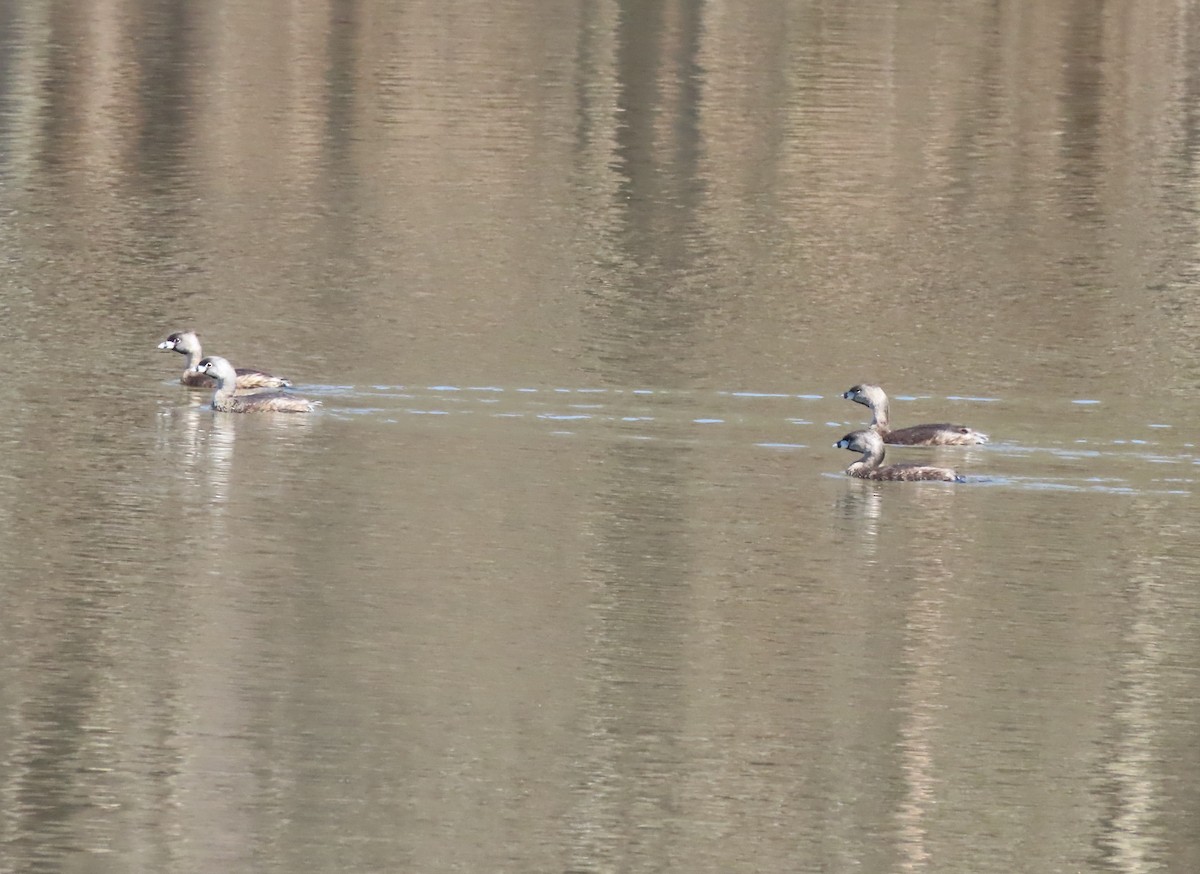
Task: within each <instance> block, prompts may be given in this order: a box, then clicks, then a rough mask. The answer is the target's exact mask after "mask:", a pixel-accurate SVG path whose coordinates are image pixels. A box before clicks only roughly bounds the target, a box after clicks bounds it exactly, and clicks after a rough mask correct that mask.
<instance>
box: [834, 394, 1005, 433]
mask: <svg viewBox="0 0 1200 874" xmlns="http://www.w3.org/2000/svg"><path fill="white" fill-rule="evenodd" d="M842 397H844V398H846V399H847V400H851V401H854V402H855V403H856V404H862V405H863V406H864V407H867V408H868V409H869V410H870V411H871V430H872V431H875V432H877V433H878V434H879V436H881V437H882V438H883V442H884V443H891V444H893V445H898V446H969V445H974V444H977V443H987V442H988V435H987V434H984V433H982V432H979V431H976V430H975V429H974V428H968V427H966V426H965V425H946V424H937V425H912V426H910V427H908V428H895V429H893V428H891V427H890V426H889V422H888V396H887V394H885V393H884V391H883V389H882V388H880V387H879V386H877V385H868V384H865V383H864V384H862V385H856V386H854V387H853V388H851V389H850V390H849V391H847V392H845V393H844V394H843V395H842Z"/></svg>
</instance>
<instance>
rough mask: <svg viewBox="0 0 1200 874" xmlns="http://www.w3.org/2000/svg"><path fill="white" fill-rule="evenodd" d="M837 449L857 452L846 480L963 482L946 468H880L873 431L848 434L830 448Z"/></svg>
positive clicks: (879, 445)
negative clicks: (852, 478) (851, 477)
mask: <svg viewBox="0 0 1200 874" xmlns="http://www.w3.org/2000/svg"><path fill="white" fill-rule="evenodd" d="M833 445H834V446H835V447H837V448H838V449H849V450H850V451H852V452H861V453H862V454H863V455H862V458H860V459H859V460H858V461H856V462H854V463H853V464H851V465H850V466H849V467H848V468H846V474H847V476H853V477H857V478H858V479H871V480H888V481H892V480H899V481H904V482H918V481H924V480H940V481H941V482H951V483H954V482H959V483H961V482H966V480H965V479H964V478H963V477H961V476H959V475H958V473H957V472H956V471H954V470H951V469H950V468H948V467H933V466H931V465H926V464H892V465H889V466H888V467H881V465H882V464H883V454H884V450H883V438H882V437H880V436H879V434H878V433H877V432H875V431H871V430H869V429H868V430H862V431H851V432H850V433H849V434H847V435H846V436H845V437H843V438H842V439H841V440H839V441H838V442H837V443H835V444H833Z"/></svg>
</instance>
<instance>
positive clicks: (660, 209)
mask: <svg viewBox="0 0 1200 874" xmlns="http://www.w3.org/2000/svg"><path fill="white" fill-rule="evenodd" d="M618 9H619V18H618V24H617V34H616V44H617V48H616V59H615V64H616V72H615V77H616V80H617V89H618V92H617V93H618V98H617V106H616V111H617V112H618V114H619V124H618V127H617V139H616V159H617V160H616V172H617V174H618V176H619V180H620V181H619V183H618V184H617V186H616V188H615V190H616V192H617V196H618V203H617V204H616V209H615V215H616V221H615V222H614V224H613V225H612V226H611V230H612V231H613V232H614V233H615V235H616V238H615V239H613V240H610V241H608V242H607V243H604V242H602V243H601V245H604V246H606V247H607V248H609V249H610V250H611V251H615V252H617V253H619V254H618V255H617V260H618V262H619V263H621V264H624V265H626V269H625V270H623V271H622V272H621V273H620V277H619V279H618V281H617V282H616V283H615V284H613V285H612V286H610V287H608V288H607V289H605V291H604V293H602V294H597V296H596V298H595V299H594V301H593V307H592V315H593V321H592V324H593V325H594V328H593V330H592V331H591V332H590V333H589V336H590V342H591V343H592V344H594V347H595V348H594V350H593V351H594V355H595V357H596V359H597V360H598V361H599V362H601V363H600V365H599V366H598V369H599V370H600V372H601V373H602V374H603V375H604V377H605V378H606V380H607V381H609V382H611V383H613V384H616V385H646V386H654V387H662V386H679V385H686V384H687V383H688V382H689V377H690V374H689V370H691V369H692V367H693V365H694V362H691V361H689V360H688V359H689V355H688V352H687V350H688V348H689V347H690V346H691V345H692V344H693V343H694V339H695V332H696V330H697V327H698V325H699V324H700V323H701V322H702V320H703V318H704V312H705V304H706V302H705V301H704V300H703V299H698V298H697V296H696V290H695V289H694V288H691V287H689V282H688V277H689V273H690V271H691V270H693V269H694V266H695V264H696V262H697V261H698V260H702V259H703V257H704V252H703V249H702V247H701V246H699V245H697V237H698V235H697V232H696V229H695V223H696V221H697V216H696V213H697V208H698V206H699V204H700V202H701V200H702V195H703V185H702V184H701V182H700V180H699V176H698V161H699V156H700V153H701V141H700V133H699V129H698V124H697V118H698V115H699V111H700V100H701V85H702V82H701V79H700V67H699V63H698V61H697V57H698V54H699V36H700V33H701V28H702V26H701V20H702V19H701V15H702V13H703V11H704V7H703V5H702V4H687V3H684V4H678V5H674V4H644V3H636V2H634V3H630V2H625V3H621V4H619V5H618ZM586 107H587V104H584V105H583V107H582V108H581V115H580V121H579V123H578V125H577V127H576V131H577V135H579V136H581V137H586V136H588V135H589V131H590V130H591V126H590V118H591V117H590V115H589V114H588V113H587V112H586ZM578 148H579V150H580V151H581V152H584V153H586V152H587V151H588V145H587V143H583V142H581V143H580V144H579V145H578ZM677 436H678V435H673V434H669V433H668V434H663V435H661V437H662V438H663V440H662V441H661V442H659V441H658V440H656V441H652V442H624V441H620V440H618V441H617V442H615V443H611V444H609V445H608V448H607V450H606V457H605V459H604V462H603V464H604V467H605V469H607V470H609V471H611V474H610V476H608V477H607V478H606V482H605V489H604V491H603V492H601V493H600V494H597V495H596V496H595V501H596V504H597V507H596V511H595V522H594V526H595V529H596V532H597V536H598V545H597V549H596V551H595V553H594V555H593V556H592V558H591V562H590V563H591V565H592V571H591V573H592V574H593V575H594V578H595V582H594V585H595V587H596V593H595V598H596V600H595V608H596V611H597V613H596V616H597V619H596V624H595V627H594V629H593V632H592V633H593V640H592V641H591V647H590V649H591V660H592V665H593V669H594V671H595V677H594V681H595V684H596V691H595V695H596V699H597V700H596V701H595V702H593V707H594V708H595V715H594V718H593V720H592V724H591V726H590V731H589V733H590V735H591V736H592V737H593V738H594V743H593V747H592V750H591V752H592V757H591V758H590V759H589V761H588V762H587V763H586V765H585V769H586V771H585V773H583V774H581V776H580V793H581V798H580V807H579V810H578V811H577V813H576V816H575V820H576V825H575V828H576V831H577V832H578V834H579V836H580V837H577V838H576V840H575V843H576V844H577V846H576V849H575V852H576V854H577V856H578V861H579V864H580V866H581V867H582V866H583V865H585V864H586V860H589V859H590V860H591V861H592V862H593V863H594V861H595V860H596V858H597V857H599V858H609V857H610V856H614V855H615V857H616V858H618V859H629V858H638V857H649V858H652V859H659V860H661V859H665V858H667V857H668V855H669V849H668V848H669V846H670V842H671V839H672V833H671V828H670V825H669V820H670V817H671V814H672V811H673V808H674V792H675V790H674V787H673V785H672V781H671V780H670V778H669V774H670V772H671V770H672V767H673V763H678V762H679V761H680V759H681V757H682V756H683V755H684V753H683V752H682V751H681V748H680V745H679V734H680V732H681V728H682V726H683V725H684V724H685V722H686V719H685V716H684V713H685V710H686V700H685V699H684V697H683V696H682V694H681V692H682V683H681V672H682V668H683V665H682V653H683V648H684V642H683V638H684V635H685V632H686V626H685V624H683V623H684V620H685V619H686V617H687V616H688V615H689V614H690V610H689V608H688V606H687V600H688V596H689V580H690V579H691V573H692V564H693V560H692V547H691V545H690V544H689V543H688V538H687V532H688V529H689V509H688V507H687V501H686V494H685V493H686V490H687V488H686V484H687V483H688V482H690V481H692V480H693V479H694V476H695V474H694V472H693V471H692V469H691V460H690V452H689V451H688V450H687V449H686V448H684V447H683V446H681V445H680V444H679V443H678V442H677ZM601 823H602V824H603V825H602V827H601V828H600V829H598V830H597V829H596V826H597V825H598V824H601ZM597 833H600V834H604V835H607V836H609V839H610V842H609V843H608V844H607V845H606V846H603V847H598V846H595V845H593V844H591V843H590V838H588V837H586V836H587V835H589V834H597ZM617 835H620V836H623V838H622V840H621V842H620V845H618V843H617V842H616V841H611V838H612V836H617Z"/></svg>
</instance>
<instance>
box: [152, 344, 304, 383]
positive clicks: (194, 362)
mask: <svg viewBox="0 0 1200 874" xmlns="http://www.w3.org/2000/svg"><path fill="white" fill-rule="evenodd" d="M158 348H159V349H160V350H161V351H163V352H178V353H179V354H180V355H186V356H187V364H186V366H185V367H184V370H183V376H181V377H179V381H180V382H181V383H183V384H184V385H186V386H188V387H189V388H212V387H213V385H214V383H213V380H212V379H211V378H209V377H208V376H207V375H206V374H204V373H201V372H200V359H201V358H203V357H204V353H203V352H202V351H201V349H200V338H199V337H197V336H196V333H195V332H194V331H176V332H175V333H174V334H172V335H171V336H169V337H167V339H165V340H163V341H162V342H161V343H159V344H158ZM235 372H236V373H237V387H238V388H288V387H290V386H291V384H292V383H291V381H290V380H287V379H284V378H283V377H281V376H272V375H271V374H269V373H267V372H266V371H264V370H255V369H254V368H251V367H239V368H237V370H236V371H235Z"/></svg>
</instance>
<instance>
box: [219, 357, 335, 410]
mask: <svg viewBox="0 0 1200 874" xmlns="http://www.w3.org/2000/svg"><path fill="white" fill-rule="evenodd" d="M198 369H199V370H200V372H201V373H207V374H208V375H209V376H211V377H212V378H213V379H215V380H216V381H217V390H216V391H214V392H213V399H212V408H213V409H214V410H216V411H217V412H220V413H311V412H312V411H313V410H314V409H316V406H317V402H316V401H310V400H309V399H308V398H301V397H297V396H296V395H289V394H284V393H283V392H259V393H258V394H247V395H239V394H235V393H234V383H235V382H236V381H237V371H236V370H234V369H233V365H232V364H230V363H229V362H228V361H226V360H225V359H224V358H221V357H220V356H219V355H210V356H209V357H208V358H203V359H201V361H200V364H199V365H198Z"/></svg>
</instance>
